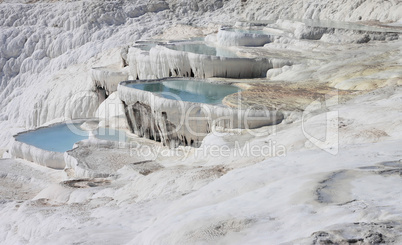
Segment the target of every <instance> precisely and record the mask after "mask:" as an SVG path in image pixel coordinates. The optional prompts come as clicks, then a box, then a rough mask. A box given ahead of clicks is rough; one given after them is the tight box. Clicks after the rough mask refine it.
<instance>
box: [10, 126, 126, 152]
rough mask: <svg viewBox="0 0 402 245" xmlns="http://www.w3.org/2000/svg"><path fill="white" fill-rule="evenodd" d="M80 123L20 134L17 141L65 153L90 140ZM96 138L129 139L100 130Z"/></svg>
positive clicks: (111, 131) (116, 131) (117, 131)
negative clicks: (75, 144)
mask: <svg viewBox="0 0 402 245" xmlns="http://www.w3.org/2000/svg"><path fill="white" fill-rule="evenodd" d="M79 125H80V124H79V123H74V124H65V123H63V124H57V125H55V126H51V127H48V128H41V129H38V130H35V131H31V132H27V133H23V134H20V135H18V136H17V137H16V139H17V140H18V141H20V142H23V143H26V144H29V145H33V146H35V147H37V148H40V149H43V150H48V151H55V152H65V151H68V150H71V149H72V148H73V146H74V143H76V142H78V141H80V140H84V139H88V136H89V132H88V131H84V130H82V129H80V128H79ZM95 137H96V138H98V139H102V140H111V141H126V140H127V137H126V135H125V133H124V132H123V131H120V130H115V129H110V128H99V129H97V130H96V131H95Z"/></svg>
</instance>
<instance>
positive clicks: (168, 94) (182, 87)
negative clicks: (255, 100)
mask: <svg viewBox="0 0 402 245" xmlns="http://www.w3.org/2000/svg"><path fill="white" fill-rule="evenodd" d="M126 86H128V87H131V88H136V89H140V90H144V91H149V92H153V93H155V94H158V95H160V96H162V97H164V98H167V99H173V100H182V101H189V102H197V103H205V104H212V105H217V104H221V103H222V100H223V98H225V96H227V95H229V94H233V93H237V92H240V91H241V89H240V88H239V87H236V86H233V85H227V84H214V83H207V82H203V81H195V80H168V81H161V82H149V83H129V84H126Z"/></svg>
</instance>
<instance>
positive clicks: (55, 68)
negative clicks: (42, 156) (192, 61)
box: [0, 0, 402, 244]
mask: <svg viewBox="0 0 402 245" xmlns="http://www.w3.org/2000/svg"><path fill="white" fill-rule="evenodd" d="M278 18H283V19H302V18H311V19H321V20H324V19H329V20H335V21H359V20H361V21H367V22H370V23H371V24H376V22H375V20H378V21H381V22H384V23H383V24H384V25H387V26H394V27H395V28H398V26H400V23H401V20H402V4H401V3H400V1H386V2H384V1H379V0H368V1H354V0H347V1H342V2H341V1H318V0H317V1H301V0H297V1H294V0H287V1H279V0H274V1H269V2H267V1H261V0H250V1H245V2H242V1H237V0H236V1H235V0H230V1H220V0H216V1H214V0H209V1H184V0H165V1H162V0H161V1H157V0H155V1H153V0H152V1H145V0H139V1H94V0H87V1H84V0H81V1H31V2H28V1H8V0H4V1H0V42H1V45H0V154H1V155H2V153H3V152H5V151H6V150H7V149H8V148H9V146H10V143H11V139H12V137H11V136H12V135H13V134H14V133H16V132H19V131H22V130H26V129H30V128H33V127H37V126H41V125H44V124H49V123H51V122H55V121H60V120H64V119H66V118H71V117H74V118H82V117H93V116H95V114H96V111H97V110H98V107H99V104H100V103H101V101H100V100H99V99H100V98H99V95H98V94H97V93H96V84H94V82H93V81H92V78H91V69H92V68H93V67H111V66H116V65H117V66H119V65H120V66H121V67H122V66H123V60H122V57H121V50H122V47H123V48H124V47H125V46H126V45H129V44H131V43H133V42H134V41H136V40H140V39H143V40H144V39H147V38H151V37H158V38H166V39H171V38H174V39H180V38H187V37H191V36H200V35H207V34H210V33H212V32H215V31H217V30H218V27H220V26H221V25H225V24H235V22H236V21H242V20H249V21H262V20H276V19H278ZM394 22H395V24H392V23H394ZM277 25H278V26H276V25H272V26H271V28H276V27H280V28H282V29H283V30H284V31H287V32H289V33H293V34H297V33H299V34H300V31H301V32H302V34H303V33H307V32H308V31H309V30H308V28H307V29H305V28H304V26H303V25H301V24H294V23H293V22H291V21H279V22H278V24H277ZM308 34H309V33H308ZM310 34H311V33H310ZM355 35H356V36H355ZM295 36H297V35H294V36H286V37H283V38H279V39H277V40H276V41H275V42H273V43H270V44H267V45H265V46H264V47H261V48H250V49H241V50H240V52H242V53H244V54H245V55H248V56H250V57H258V56H264V55H272V54H276V53H281V55H283V56H288V57H291V58H294V59H295V60H297V61H300V62H298V64H297V65H295V66H293V67H289V66H285V67H283V68H278V69H273V70H272V71H269V72H268V77H269V79H271V80H274V81H288V82H299V83H303V82H310V83H312V82H315V83H317V84H318V83H322V84H327V85H329V86H332V87H334V88H337V89H340V90H353V91H354V93H355V95H354V96H352V97H353V98H352V99H350V100H348V101H346V102H345V101H343V100H339V102H337V100H336V99H335V98H334V97H332V99H328V101H327V102H329V103H328V107H327V108H321V109H320V103H318V102H317V103H316V104H312V105H311V106H310V107H308V108H306V112H305V117H304V119H302V118H300V114H301V113H294V114H291V116H290V117H289V118H288V119H287V120H286V121H285V122H284V123H282V124H280V125H278V126H275V127H265V128H261V129H258V130H254V131H252V132H248V131H242V132H238V131H236V132H232V133H222V134H211V135H209V136H208V137H206V138H205V139H204V141H203V145H202V146H201V147H200V148H198V149H194V148H189V147H181V148H178V149H175V150H169V149H167V148H165V147H163V146H161V145H160V144H158V143H154V142H148V141H146V140H145V141H144V140H141V141H138V142H139V143H138V144H133V145H132V147H131V148H120V149H119V150H118V153H119V154H116V152H114V154H113V149H109V148H108V147H101V146H98V147H93V146H88V148H82V149H81V150H80V151H77V152H74V154H72V155H74V156H78V157H81V159H84V160H86V161H88V166H91V165H93V164H102V165H103V166H104V167H101V168H100V169H101V170H102V171H104V170H107V171H110V172H111V174H112V175H111V177H108V178H84V177H85V176H81V177H80V176H79V174H78V171H77V175H76V176H75V177H74V176H73V174H74V169H73V168H72V169H68V170H67V171H60V170H52V169H48V168H44V167H41V166H38V165H36V164H34V163H31V162H27V161H24V160H16V159H7V158H3V159H0V243H1V244H124V243H128V244H193V243H198V244H211V243H212V244H216V243H220V244H281V243H287V244H314V243H318V244H319V243H320V242H321V243H325V242H327V243H328V241H332V242H334V243H335V242H338V243H346V242H350V243H353V242H360V243H361V244H367V243H373V244H376V243H380V242H383V243H386V244H388V243H394V244H400V243H401V242H402V234H401V233H402V226H401V222H402V220H401V217H402V209H401V207H400V202H401V199H400V196H401V194H402V193H401V192H402V191H401V189H400V188H399V184H402V182H401V181H402V179H401V177H400V173H401V169H402V149H401V144H402V133H401V132H402V112H401V109H400V108H402V89H401V85H402V58H401V57H402V48H401V47H402V41H401V40H400V38H399V39H398V40H390V39H387V40H385V39H384V40H383V41H373V42H369V43H367V44H358V43H355V42H354V41H356V40H360V38H361V37H360V36H359V35H358V34H355V33H354V34H353V35H350V33H342V32H339V33H333V34H324V36H323V37H322V40H321V41H315V40H298V39H296V38H294V37H295ZM399 37H400V34H399ZM123 50H124V49H123ZM267 82H269V81H268V80H267ZM359 91H360V92H359ZM362 91H366V92H362ZM333 95H334V93H332V94H331V96H333ZM111 98H112V97H111ZM115 100H116V98H115V97H113V98H112V99H109V100H108V101H107V102H106V103H104V104H103V105H102V107H101V108H100V109H99V110H98V112H99V114H100V115H101V116H104V117H106V118H107V119H112V121H110V122H109V121H107V122H105V124H107V125H112V126H118V125H120V126H121V125H122V124H123V125H124V126H123V127H125V124H124V120H122V118H121V117H120V115H119V113H120V114H121V104H118V105H117V109H116V113H113V115H109V116H107V115H106V114H107V113H106V112H105V104H106V105H108V104H110V103H113V101H115ZM119 121H122V122H121V123H120V124H119V123H118V122H119ZM267 132H271V133H269V134H267ZM91 147H92V148H91ZM97 151H98V152H99V155H98V154H96V153H97ZM109 151H110V153H111V154H108V152H109ZM149 152H150V153H149ZM147 153H149V154H148V155H147ZM135 154H141V158H135V157H134V158H133V155H135ZM7 155H8V154H5V156H7ZM145 155H147V156H145ZM144 160H145V161H144ZM116 166H118V167H116Z"/></svg>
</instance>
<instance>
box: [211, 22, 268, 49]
mask: <svg viewBox="0 0 402 245" xmlns="http://www.w3.org/2000/svg"><path fill="white" fill-rule="evenodd" d="M206 40H207V41H209V42H216V43H217V44H218V45H220V46H249V47H257V46H264V44H266V43H269V42H272V41H273V40H274V34H273V33H268V32H265V31H264V30H259V29H240V28H231V27H226V28H221V29H219V31H218V34H216V35H215V34H210V35H208V36H207V37H206Z"/></svg>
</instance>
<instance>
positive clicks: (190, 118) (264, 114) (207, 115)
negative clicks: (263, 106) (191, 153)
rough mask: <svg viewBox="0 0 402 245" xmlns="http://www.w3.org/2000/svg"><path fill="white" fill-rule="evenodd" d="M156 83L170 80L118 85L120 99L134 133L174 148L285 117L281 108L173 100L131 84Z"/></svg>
mask: <svg viewBox="0 0 402 245" xmlns="http://www.w3.org/2000/svg"><path fill="white" fill-rule="evenodd" d="M175 80H177V79H175ZM187 80H188V79H187ZM184 81H185V80H184ZM154 82H167V83H168V82H169V79H158V80H139V81H138V80H136V81H126V82H121V83H120V84H119V86H118V93H119V98H120V100H122V101H123V104H124V107H125V114H126V117H127V121H128V125H129V127H130V130H131V132H132V133H134V134H136V135H138V136H140V137H145V138H148V139H153V140H156V141H161V142H162V143H163V144H164V145H167V146H170V147H177V146H178V145H189V146H195V147H198V146H199V145H200V144H201V142H202V140H203V138H204V137H205V136H206V135H207V134H209V133H211V132H214V131H215V130H216V129H236V128H239V129H245V128H247V129H254V128H258V127H262V126H267V125H272V124H277V123H279V122H281V121H282V120H283V118H284V115H283V114H282V113H281V112H279V111H268V110H258V109H255V108H250V109H246V110H245V109H237V108H229V107H226V106H217V105H210V104H204V103H196V102H189V101H181V100H173V99H167V98H164V97H160V96H159V95H157V94H154V93H152V92H149V91H144V90H140V89H135V88H132V87H128V86H127V85H130V84H131V83H154ZM198 82H203V81H198ZM212 89H213V87H212Z"/></svg>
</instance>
